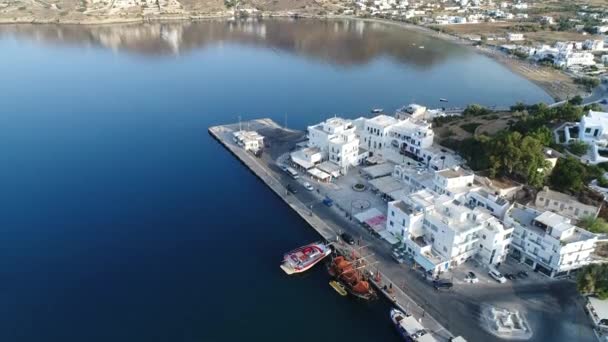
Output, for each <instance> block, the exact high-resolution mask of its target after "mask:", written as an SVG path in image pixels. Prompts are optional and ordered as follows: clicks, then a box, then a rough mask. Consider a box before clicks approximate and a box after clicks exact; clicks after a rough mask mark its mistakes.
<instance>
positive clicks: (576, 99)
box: [568, 95, 583, 106]
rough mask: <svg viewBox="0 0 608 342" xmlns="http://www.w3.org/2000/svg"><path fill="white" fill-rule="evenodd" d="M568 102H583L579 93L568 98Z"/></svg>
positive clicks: (577, 103)
mask: <svg viewBox="0 0 608 342" xmlns="http://www.w3.org/2000/svg"><path fill="white" fill-rule="evenodd" d="M568 102H570V104H573V105H575V106H580V105H581V104H583V97H582V96H580V95H576V96H574V97H573V98H571V99H570V100H568Z"/></svg>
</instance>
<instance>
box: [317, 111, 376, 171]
mask: <svg viewBox="0 0 608 342" xmlns="http://www.w3.org/2000/svg"><path fill="white" fill-rule="evenodd" d="M308 146H309V147H316V148H318V149H319V150H320V151H321V152H322V153H323V154H324V158H326V159H327V160H329V161H330V162H332V163H334V164H336V165H338V166H339V167H340V170H341V172H342V173H343V174H344V173H346V171H347V170H348V168H349V167H351V166H354V165H358V164H359V163H360V162H361V161H362V160H363V159H364V158H365V155H362V154H361V153H359V138H358V136H357V133H356V126H355V125H354V124H353V122H352V121H350V120H345V119H342V118H338V117H335V118H331V119H328V120H326V121H325V122H322V123H320V124H317V125H314V126H309V127H308Z"/></svg>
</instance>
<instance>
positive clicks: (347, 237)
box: [340, 233, 355, 245]
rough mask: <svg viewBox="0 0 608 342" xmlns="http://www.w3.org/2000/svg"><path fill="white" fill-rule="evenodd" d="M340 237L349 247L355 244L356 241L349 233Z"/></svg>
mask: <svg viewBox="0 0 608 342" xmlns="http://www.w3.org/2000/svg"><path fill="white" fill-rule="evenodd" d="M340 237H341V238H342V240H344V242H346V243H347V244H349V245H354V244H355V239H354V238H353V237H352V236H351V235H350V234H348V233H342V234H340Z"/></svg>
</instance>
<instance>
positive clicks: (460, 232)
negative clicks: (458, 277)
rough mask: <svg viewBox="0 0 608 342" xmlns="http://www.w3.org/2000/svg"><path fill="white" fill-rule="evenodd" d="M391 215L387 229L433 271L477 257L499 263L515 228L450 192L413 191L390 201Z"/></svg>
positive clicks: (423, 265)
mask: <svg viewBox="0 0 608 342" xmlns="http://www.w3.org/2000/svg"><path fill="white" fill-rule="evenodd" d="M387 215H388V216H387V230H388V231H389V232H391V233H393V235H395V236H397V237H399V238H401V239H402V241H403V242H404V246H405V247H406V250H407V251H408V252H409V253H411V254H412V255H413V257H414V260H415V261H416V263H417V264H418V265H420V266H421V267H422V268H424V269H425V271H427V272H429V273H431V274H437V273H440V272H443V271H445V270H447V269H449V268H450V267H454V266H457V265H459V264H461V263H463V262H465V261H466V260H468V259H469V258H471V257H474V256H476V257H477V258H478V259H479V260H481V261H482V262H483V263H485V264H488V265H495V264H497V263H499V262H502V261H503V260H504V259H505V257H506V255H507V251H508V246H509V243H510V239H511V231H512V229H509V228H505V227H504V226H503V225H502V223H501V222H500V221H499V220H498V219H497V218H496V217H494V216H492V215H490V213H488V212H487V211H486V210H484V209H481V208H470V207H468V206H466V205H464V204H462V203H461V202H460V201H458V200H455V199H453V198H450V197H448V196H446V195H441V196H437V195H436V194H434V193H432V192H430V191H428V190H422V191H419V192H416V193H413V194H411V195H409V196H407V197H406V198H403V199H401V200H397V201H393V202H390V203H389V205H388V213H387Z"/></svg>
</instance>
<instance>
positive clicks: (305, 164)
mask: <svg viewBox="0 0 608 342" xmlns="http://www.w3.org/2000/svg"><path fill="white" fill-rule="evenodd" d="M291 160H292V161H293V162H294V163H296V164H298V165H299V166H301V167H303V168H304V169H306V170H308V169H310V168H312V167H314V166H315V164H313V163H311V162H309V161H308V160H304V159H301V158H298V157H295V156H294V155H293V154H292V155H291Z"/></svg>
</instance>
